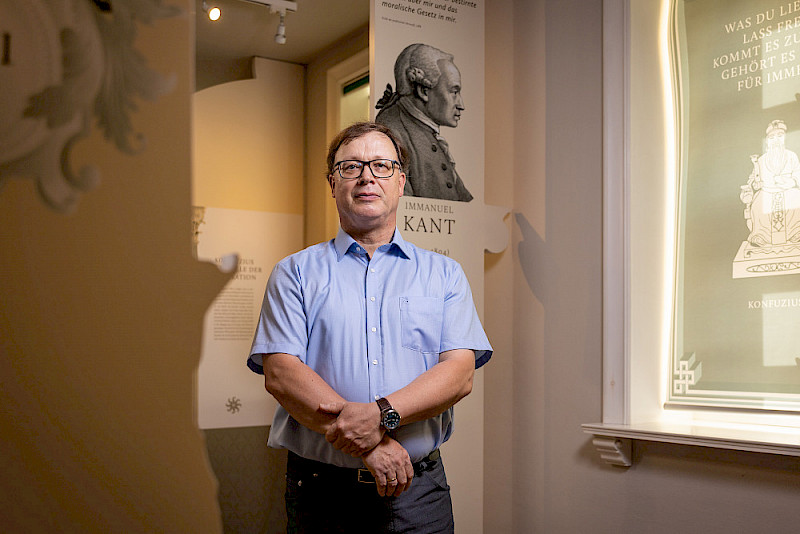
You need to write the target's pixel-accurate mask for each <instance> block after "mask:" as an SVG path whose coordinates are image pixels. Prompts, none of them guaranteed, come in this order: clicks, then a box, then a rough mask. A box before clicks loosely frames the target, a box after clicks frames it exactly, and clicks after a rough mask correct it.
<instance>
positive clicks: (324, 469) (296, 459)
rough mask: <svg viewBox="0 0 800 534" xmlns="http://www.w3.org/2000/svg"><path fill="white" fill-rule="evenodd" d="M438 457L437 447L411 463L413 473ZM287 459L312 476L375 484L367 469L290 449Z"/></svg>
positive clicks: (415, 473) (421, 469)
mask: <svg viewBox="0 0 800 534" xmlns="http://www.w3.org/2000/svg"><path fill="white" fill-rule="evenodd" d="M439 458H441V453H440V452H439V449H436V450H435V451H433V452H432V453H430V454H429V455H427V456H426V457H425V458H423V459H422V460H420V461H419V462H414V463H412V464H411V466H412V467H413V468H414V475H419V474H420V473H422V472H424V471H428V470H429V469H433V468H434V467H435V466H436V462H438V461H439ZM289 461H290V462H292V463H293V464H294V465H295V466H298V467H300V468H301V469H303V470H304V471H307V472H309V473H310V475H311V476H312V477H314V478H316V477H319V476H326V475H327V476H337V477H342V478H344V479H346V480H347V479H349V480H355V481H356V482H360V483H362V484H375V477H373V476H372V473H370V472H369V470H368V469H358V468H352V467H339V466H336V465H331V464H326V463H324V462H317V461H316V460H309V459H308V458H303V457H302V456H299V455H297V454H295V453H293V452H291V451H289Z"/></svg>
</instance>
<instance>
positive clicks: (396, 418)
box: [376, 397, 400, 430]
mask: <svg viewBox="0 0 800 534" xmlns="http://www.w3.org/2000/svg"><path fill="white" fill-rule="evenodd" d="M376 402H377V403H378V408H379V409H380V411H381V425H383V428H385V429H386V430H394V429H395V428H397V427H398V426H400V414H399V413H397V410H395V409H394V408H392V405H391V404H390V403H389V401H388V400H386V399H385V398H384V397H381V398H380V399H378V400H377V401H376Z"/></svg>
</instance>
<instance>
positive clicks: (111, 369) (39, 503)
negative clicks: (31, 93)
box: [0, 0, 225, 533]
mask: <svg viewBox="0 0 800 534" xmlns="http://www.w3.org/2000/svg"><path fill="white" fill-rule="evenodd" d="M172 3H173V4H178V5H180V6H181V7H183V8H184V10H185V12H186V13H189V12H190V8H191V6H192V5H193V4H194V2H189V0H183V1H177V2H172ZM138 43H139V44H137V48H138V49H139V50H140V51H141V52H143V53H144V54H145V56H146V57H147V58H148V62H149V65H150V66H151V67H152V68H154V69H155V70H157V71H158V72H162V73H170V72H174V73H175V74H176V76H177V87H176V88H175V90H174V91H172V92H171V93H169V94H168V95H166V96H163V97H161V98H159V99H158V100H157V101H156V102H140V101H137V103H138V111H136V112H135V113H134V114H133V127H134V131H136V132H141V133H143V134H144V135H145V136H146V138H147V148H146V149H145V150H144V151H143V152H142V153H141V154H139V155H136V156H129V155H124V154H122V153H120V152H118V151H117V150H116V148H114V146H113V145H112V144H111V143H109V142H108V141H106V140H105V139H103V137H102V134H101V133H99V132H97V131H95V132H94V134H93V135H92V137H91V138H90V139H89V140H86V141H81V142H80V143H79V144H78V145H77V147H76V150H75V159H74V161H72V163H73V164H74V165H75V166H76V167H77V166H79V165H81V164H84V163H93V164H95V165H97V167H98V168H99V170H100V171H101V173H102V183H101V184H100V186H99V187H98V188H97V189H95V190H94V191H92V192H90V193H88V194H86V195H84V197H83V199H82V200H81V202H80V205H79V207H78V209H77V211H76V212H75V213H74V214H72V215H68V216H67V215H59V214H56V213H54V212H53V211H51V210H49V209H48V208H46V207H45V206H44V205H43V204H42V202H40V201H39V199H38V197H37V194H36V191H35V189H34V188H33V187H32V183H31V182H29V181H22V180H13V181H11V182H10V183H8V184H6V186H5V187H4V188H3V189H2V191H0V228H2V231H0V273H2V276H0V294H2V297H0V406H2V409H0V435H1V436H2V438H0V479H1V481H0V518H2V519H0V523H2V527H0V529H2V530H3V531H4V532H14V533H16V532H196V533H200V532H219V531H220V529H221V526H220V516H219V511H218V508H217V502H216V493H215V491H216V485H215V481H214V480H213V477H212V475H211V472H210V470H209V469H208V462H207V458H206V452H205V447H204V443H203V441H202V438H201V434H200V432H199V431H198V430H197V428H196V426H195V424H194V412H193V398H194V391H193V388H194V371H195V368H196V366H197V363H198V359H199V355H200V341H201V327H202V323H203V313H204V311H205V309H206V308H207V306H208V304H209V303H210V302H211V299H212V298H213V297H214V295H215V294H216V293H217V292H218V291H219V290H220V289H221V287H222V285H223V283H224V281H225V277H224V276H223V275H222V274H220V273H219V271H217V269H216V268H215V267H214V266H212V265H202V264H198V263H197V262H195V261H194V260H193V258H192V255H191V224H190V221H191V211H190V200H191V190H190V178H191V174H190V136H189V132H190V111H191V107H190V98H189V95H190V93H191V80H192V68H193V58H192V55H191V51H192V45H191V28H190V18H189V17H188V16H186V15H185V16H180V17H175V18H171V19H167V20H163V21H158V22H156V23H154V25H153V26H152V27H149V26H140V28H139V40H138ZM92 122H94V121H92Z"/></svg>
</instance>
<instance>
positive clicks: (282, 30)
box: [275, 12, 286, 44]
mask: <svg viewBox="0 0 800 534" xmlns="http://www.w3.org/2000/svg"><path fill="white" fill-rule="evenodd" d="M284 22H286V13H285V12H281V21H280V22H279V23H278V31H277V32H276V33H275V42H276V43H278V44H286V24H284Z"/></svg>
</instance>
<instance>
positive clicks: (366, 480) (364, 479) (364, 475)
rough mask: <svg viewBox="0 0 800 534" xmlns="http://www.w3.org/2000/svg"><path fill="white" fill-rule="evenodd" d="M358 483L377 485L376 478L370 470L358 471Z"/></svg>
mask: <svg viewBox="0 0 800 534" xmlns="http://www.w3.org/2000/svg"><path fill="white" fill-rule="evenodd" d="M358 481H359V482H360V483H362V484H375V477H374V476H372V473H370V472H369V469H359V470H358Z"/></svg>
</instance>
